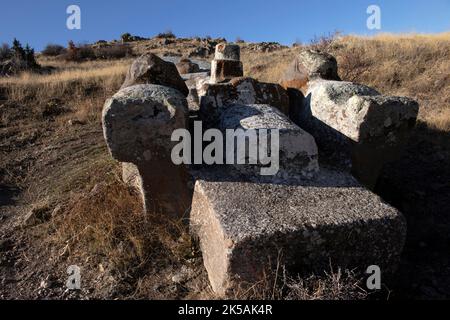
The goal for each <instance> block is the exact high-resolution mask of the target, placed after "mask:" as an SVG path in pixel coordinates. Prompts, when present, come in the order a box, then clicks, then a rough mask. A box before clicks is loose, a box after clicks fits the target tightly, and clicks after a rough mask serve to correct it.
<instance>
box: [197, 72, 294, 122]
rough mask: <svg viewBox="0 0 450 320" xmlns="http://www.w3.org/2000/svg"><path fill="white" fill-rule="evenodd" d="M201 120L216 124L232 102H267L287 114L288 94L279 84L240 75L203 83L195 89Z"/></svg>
mask: <svg viewBox="0 0 450 320" xmlns="http://www.w3.org/2000/svg"><path fill="white" fill-rule="evenodd" d="M197 92H198V95H199V101H200V114H201V117H202V120H204V121H205V122H207V123H208V124H209V125H210V126H214V125H216V124H217V121H218V120H219V116H220V113H221V112H222V111H223V110H224V109H225V108H226V107H227V106H228V105H232V104H244V105H246V104H268V105H271V106H273V107H276V108H277V109H279V110H280V111H282V112H283V113H284V114H286V115H287V114H289V96H288V94H287V92H286V90H284V89H283V88H282V87H281V86H280V85H277V84H272V83H264V82H259V81H257V80H255V79H252V78H248V77H240V78H235V79H233V80H231V81H230V82H229V83H220V84H212V83H203V84H201V85H200V86H199V87H198V89H197Z"/></svg>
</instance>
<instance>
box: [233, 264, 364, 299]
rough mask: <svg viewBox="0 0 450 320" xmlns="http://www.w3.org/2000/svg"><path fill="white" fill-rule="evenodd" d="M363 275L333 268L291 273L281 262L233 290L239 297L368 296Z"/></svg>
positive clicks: (308, 297) (328, 297) (304, 297)
mask: <svg viewBox="0 0 450 320" xmlns="http://www.w3.org/2000/svg"><path fill="white" fill-rule="evenodd" d="M363 286H364V285H363V278H362V277H358V276H357V275H356V274H355V273H354V272H352V271H349V270H346V271H342V270H341V269H337V271H334V270H333V268H330V270H329V271H328V272H324V273H323V274H321V275H317V274H316V275H309V276H303V277H300V276H296V277H295V278H293V277H291V276H289V275H288V274H287V273H286V272H285V270H284V268H282V267H281V266H280V267H279V268H278V270H277V271H276V272H273V274H272V275H270V276H265V277H264V278H263V280H261V281H259V282H258V283H255V284H251V285H248V284H243V285H242V284H241V286H240V287H239V288H237V290H236V291H235V292H234V297H233V299H238V300H366V299H368V297H369V295H370V294H369V292H367V291H366V290H364V289H363Z"/></svg>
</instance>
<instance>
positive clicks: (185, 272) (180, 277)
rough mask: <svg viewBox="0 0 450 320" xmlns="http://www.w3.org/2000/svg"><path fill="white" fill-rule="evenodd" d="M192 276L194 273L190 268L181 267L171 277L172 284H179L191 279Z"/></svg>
mask: <svg viewBox="0 0 450 320" xmlns="http://www.w3.org/2000/svg"><path fill="white" fill-rule="evenodd" d="M193 274H194V271H193V270H192V269H191V268H189V267H186V266H182V267H181V269H180V270H179V271H178V272H176V273H175V274H174V275H173V276H172V281H173V282H174V283H177V284H180V283H183V282H186V281H188V280H189V279H190V278H192V275H193Z"/></svg>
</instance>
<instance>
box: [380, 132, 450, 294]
mask: <svg viewBox="0 0 450 320" xmlns="http://www.w3.org/2000/svg"><path fill="white" fill-rule="evenodd" d="M376 192H377V193H378V194H379V195H381V196H382V197H383V198H384V199H385V200H386V201H387V202H389V203H390V204H392V205H393V206H395V207H396V208H398V209H399V210H400V211H401V212H403V214H404V215H405V217H406V219H407V221H408V235H407V241H406V246H405V250H404V253H403V256H402V262H401V265H400V268H399V270H398V273H397V280H396V282H395V283H394V284H393V288H392V289H394V290H393V296H392V298H400V299H410V298H412V299H448V298H450V254H449V253H450V133H448V132H441V131H437V130H434V129H432V128H429V127H427V126H426V125H425V124H424V123H419V124H418V125H417V127H416V128H415V130H414V133H413V135H412V138H411V140H410V143H409V147H408V149H407V150H406V152H405V154H404V155H403V157H402V158H401V159H400V160H398V161H396V162H394V163H391V164H389V165H387V166H386V167H385V168H384V170H383V173H382V175H381V177H380V180H379V182H378V185H377V188H376Z"/></svg>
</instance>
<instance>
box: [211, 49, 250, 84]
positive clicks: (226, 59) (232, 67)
mask: <svg viewBox="0 0 450 320" xmlns="http://www.w3.org/2000/svg"><path fill="white" fill-rule="evenodd" d="M243 75H244V67H243V65H242V62H241V49H240V47H239V46H238V45H232V44H226V43H220V44H218V45H217V46H216V55H215V57H214V60H213V61H212V63H211V82H212V83H220V82H224V81H228V80H231V79H232V78H235V77H242V76H243Z"/></svg>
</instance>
